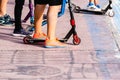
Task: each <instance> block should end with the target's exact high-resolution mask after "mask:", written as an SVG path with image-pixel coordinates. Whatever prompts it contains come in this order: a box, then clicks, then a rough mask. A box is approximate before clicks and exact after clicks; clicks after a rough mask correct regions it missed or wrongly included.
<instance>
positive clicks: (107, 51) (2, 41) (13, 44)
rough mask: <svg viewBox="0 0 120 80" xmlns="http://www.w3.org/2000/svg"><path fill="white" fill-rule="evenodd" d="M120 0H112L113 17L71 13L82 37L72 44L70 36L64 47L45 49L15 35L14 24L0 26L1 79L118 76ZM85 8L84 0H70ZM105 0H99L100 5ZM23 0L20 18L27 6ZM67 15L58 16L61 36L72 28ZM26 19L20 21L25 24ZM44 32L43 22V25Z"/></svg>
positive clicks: (109, 79)
mask: <svg viewBox="0 0 120 80" xmlns="http://www.w3.org/2000/svg"><path fill="white" fill-rule="evenodd" d="M117 1H118V2H119V3H120V1H119V0H113V10H114V11H115V16H114V17H109V16H107V15H92V14H81V13H74V17H75V21H76V31H77V34H78V36H79V37H80V38H81V43H80V44H79V45H73V42H72V41H73V38H72V37H70V39H69V40H68V42H67V43H66V44H67V47H66V48H52V49H47V48H44V47H42V46H41V45H40V44H37V45H30V44H24V43H23V37H14V36H12V32H13V29H14V26H0V80H120V34H119V28H120V26H119V24H118V22H119V21H120V20H119V19H118V18H119V16H120V14H119V10H120V8H119V7H116V6H117V5H119V3H118V2H117ZM72 2H73V3H75V4H76V5H79V6H81V7H82V8H85V7H86V5H87V3H88V2H87V1H86V0H72ZM107 2H108V1H105V0H100V4H101V6H102V7H103V6H105V5H106V4H107ZM27 4H28V1H27V0H26V3H25V6H24V9H23V15H22V19H24V17H25V16H26V15H27V13H28V11H29V8H28V6H27ZM7 12H8V14H10V15H11V16H12V17H14V14H13V13H14V0H9V2H8V9H7ZM69 20H70V16H69V11H68V8H67V7H66V11H65V14H64V15H63V16H61V17H60V18H59V19H58V23H57V29H56V36H57V37H59V38H63V37H64V36H65V35H66V34H67V32H68V31H69V30H70V29H71V26H70V23H69ZM29 24H30V23H29V20H28V21H27V22H26V23H23V27H24V28H26V27H27V26H28V25H29ZM42 29H43V31H45V32H46V29H47V28H46V25H45V26H43V27H42Z"/></svg>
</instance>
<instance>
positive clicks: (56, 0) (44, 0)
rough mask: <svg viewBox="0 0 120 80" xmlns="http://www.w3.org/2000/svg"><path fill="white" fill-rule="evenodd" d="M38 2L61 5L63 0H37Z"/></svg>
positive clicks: (36, 2)
mask: <svg viewBox="0 0 120 80" xmlns="http://www.w3.org/2000/svg"><path fill="white" fill-rule="evenodd" d="M36 4H49V5H50V6H55V5H61V4H62V0H35V5H36Z"/></svg>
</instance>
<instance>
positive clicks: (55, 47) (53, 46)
mask: <svg viewBox="0 0 120 80" xmlns="http://www.w3.org/2000/svg"><path fill="white" fill-rule="evenodd" d="M44 47H45V48H65V46H44Z"/></svg>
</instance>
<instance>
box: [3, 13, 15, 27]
mask: <svg viewBox="0 0 120 80" xmlns="http://www.w3.org/2000/svg"><path fill="white" fill-rule="evenodd" d="M2 18H3V22H2V20H1V22H2V24H1V25H3V26H5V25H13V22H12V18H11V17H10V16H9V15H8V14H5V15H4V16H3V17H2Z"/></svg>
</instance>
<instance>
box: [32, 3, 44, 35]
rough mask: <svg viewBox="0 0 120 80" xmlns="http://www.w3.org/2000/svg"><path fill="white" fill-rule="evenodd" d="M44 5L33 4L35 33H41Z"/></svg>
mask: <svg viewBox="0 0 120 80" xmlns="http://www.w3.org/2000/svg"><path fill="white" fill-rule="evenodd" d="M44 9H45V5H36V6H35V17H34V18H35V33H40V34H41V33H42V29H41V28H42V20H43V13H44Z"/></svg>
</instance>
